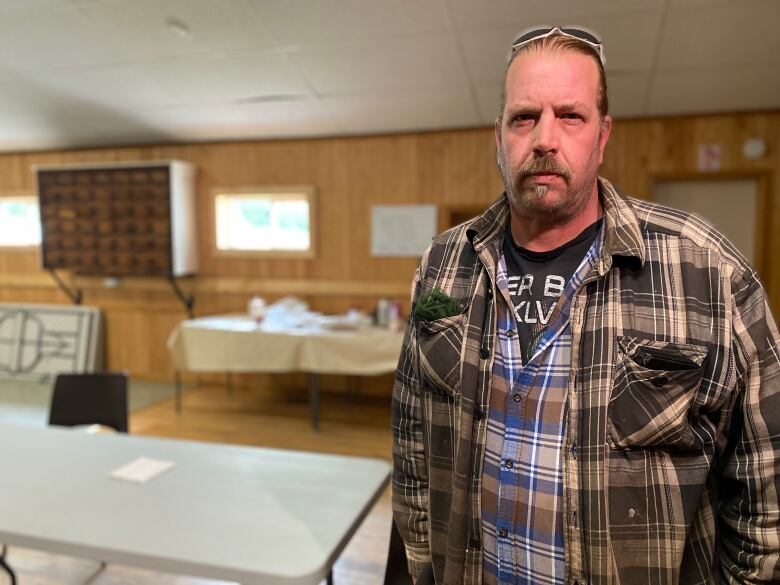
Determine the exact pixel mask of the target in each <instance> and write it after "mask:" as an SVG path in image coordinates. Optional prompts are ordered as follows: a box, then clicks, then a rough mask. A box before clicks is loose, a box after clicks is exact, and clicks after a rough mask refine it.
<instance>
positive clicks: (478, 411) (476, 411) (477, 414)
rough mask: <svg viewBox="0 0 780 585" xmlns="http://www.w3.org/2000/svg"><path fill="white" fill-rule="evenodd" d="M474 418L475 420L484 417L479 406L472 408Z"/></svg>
mask: <svg viewBox="0 0 780 585" xmlns="http://www.w3.org/2000/svg"><path fill="white" fill-rule="evenodd" d="M474 418H475V419H477V420H482V419H483V418H485V413H484V412H483V411H482V409H481V408H476V409H474Z"/></svg>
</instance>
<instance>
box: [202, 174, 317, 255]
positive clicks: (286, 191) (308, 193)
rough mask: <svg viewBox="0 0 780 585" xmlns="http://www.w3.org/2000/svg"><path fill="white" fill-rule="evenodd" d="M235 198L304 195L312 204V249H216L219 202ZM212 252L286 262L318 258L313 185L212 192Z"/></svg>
mask: <svg viewBox="0 0 780 585" xmlns="http://www.w3.org/2000/svg"><path fill="white" fill-rule="evenodd" d="M224 195H228V196H231V195H234V196H239V197H241V196H245V197H248V196H251V195H257V196H263V195H265V196H273V195H282V196H284V195H287V196H288V197H279V198H278V199H286V198H292V196H293V195H304V196H305V198H306V200H307V201H308V203H309V249H308V250H221V249H220V248H219V247H218V245H217V229H218V226H217V198H218V197H219V196H224ZM211 213H212V216H211V228H212V232H213V233H212V237H211V251H212V255H213V256H215V257H221V258H231V257H232V258H283V259H307V260H310V259H313V258H316V257H317V197H316V189H315V188H314V185H242V186H240V187H214V188H213V189H212V190H211Z"/></svg>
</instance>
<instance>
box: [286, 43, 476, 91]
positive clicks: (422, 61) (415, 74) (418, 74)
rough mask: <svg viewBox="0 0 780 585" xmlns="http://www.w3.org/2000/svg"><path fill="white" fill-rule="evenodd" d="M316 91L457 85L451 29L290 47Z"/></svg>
mask: <svg viewBox="0 0 780 585" xmlns="http://www.w3.org/2000/svg"><path fill="white" fill-rule="evenodd" d="M290 56H291V58H292V59H293V60H294V61H295V62H296V63H298V64H299V65H300V67H301V71H302V72H303V74H304V75H305V76H306V78H307V79H308V80H309V81H310V82H311V84H312V85H313V86H314V88H315V89H316V90H317V91H318V92H320V93H344V92H364V91H379V90H387V89H390V88H398V89H415V88H435V87H450V86H462V85H465V84H466V83H467V79H466V74H465V71H464V69H463V65H462V63H461V61H460V59H459V57H458V52H457V47H456V45H455V41H454V39H453V37H452V36H451V35H432V36H426V37H415V38H408V39H403V40H400V39H392V40H390V39H386V40H382V41H377V42H375V43H370V44H361V45H354V46H349V47H347V46H344V47H330V48H322V49H320V50H303V51H298V52H294V53H290Z"/></svg>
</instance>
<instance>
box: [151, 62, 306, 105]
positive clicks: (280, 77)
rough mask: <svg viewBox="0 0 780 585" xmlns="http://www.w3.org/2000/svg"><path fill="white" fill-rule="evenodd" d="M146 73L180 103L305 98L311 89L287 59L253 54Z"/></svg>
mask: <svg viewBox="0 0 780 585" xmlns="http://www.w3.org/2000/svg"><path fill="white" fill-rule="evenodd" d="M144 71H145V72H146V74H147V75H148V76H149V78H150V79H153V80H154V81H155V82H156V84H157V85H158V86H160V87H162V88H164V89H165V90H166V92H167V94H168V95H169V96H171V98H172V99H171V100H169V102H170V101H173V102H177V103H203V102H214V101H242V100H251V99H253V98H264V97H279V96H282V97H284V96H291V95H306V94H308V93H309V92H308V88H307V87H306V85H305V84H304V83H303V80H302V79H301V78H300V77H299V75H298V74H297V73H296V72H295V70H294V68H293V67H291V66H290V65H289V63H288V61H287V59H285V57H284V56H280V55H276V54H271V53H269V54H259V55H257V54H253V55H241V56H233V57H229V58H218V57H205V58H201V59H190V60H186V61H174V62H166V63H154V64H150V65H146V66H144Z"/></svg>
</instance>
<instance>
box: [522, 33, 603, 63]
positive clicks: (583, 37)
mask: <svg viewBox="0 0 780 585" xmlns="http://www.w3.org/2000/svg"><path fill="white" fill-rule="evenodd" d="M552 35H561V36H564V37H572V38H574V39H577V40H579V41H582V42H583V43H585V44H586V45H588V46H589V47H591V48H592V49H593V50H594V51H596V53H598V56H599V59H600V60H601V64H602V65H604V63H605V59H604V47H603V46H602V44H601V39H599V38H598V37H597V36H596V35H594V34H593V33H592V32H589V31H587V30H585V29H582V28H574V27H562V26H548V27H545V28H532V29H528V30H525V31H523V32H521V33H520V34H519V35H518V37H517V38H516V39H515V42H513V43H512V52H511V53H510V54H509V57H510V58H511V57H512V56H513V55H514V54H515V53H517V52H518V51H519V50H520V49H522V48H523V47H524V46H526V45H527V44H528V43H530V42H532V41H536V40H538V39H543V38H545V37H550V36H552Z"/></svg>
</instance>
